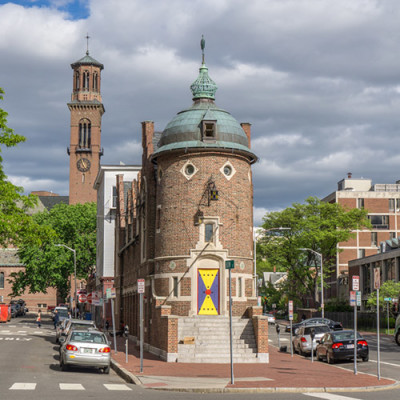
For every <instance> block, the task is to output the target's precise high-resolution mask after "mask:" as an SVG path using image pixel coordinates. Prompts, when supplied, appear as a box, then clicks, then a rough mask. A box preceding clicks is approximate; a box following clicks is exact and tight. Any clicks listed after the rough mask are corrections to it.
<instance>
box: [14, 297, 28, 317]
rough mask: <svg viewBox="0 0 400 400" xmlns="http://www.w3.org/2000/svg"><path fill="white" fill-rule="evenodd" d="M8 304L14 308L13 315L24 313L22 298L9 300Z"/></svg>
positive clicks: (17, 315)
mask: <svg viewBox="0 0 400 400" xmlns="http://www.w3.org/2000/svg"><path fill="white" fill-rule="evenodd" d="M10 304H11V305H12V306H14V308H15V309H16V315H15V317H19V316H24V315H25V314H26V312H25V301H24V300H22V299H19V300H11V301H10Z"/></svg>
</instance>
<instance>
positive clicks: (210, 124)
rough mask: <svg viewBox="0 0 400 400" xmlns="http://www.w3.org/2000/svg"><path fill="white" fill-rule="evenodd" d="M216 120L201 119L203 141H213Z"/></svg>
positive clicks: (215, 134)
mask: <svg viewBox="0 0 400 400" xmlns="http://www.w3.org/2000/svg"><path fill="white" fill-rule="evenodd" d="M216 128H217V123H216V121H202V135H203V141H215V139H216V136H217V129H216Z"/></svg>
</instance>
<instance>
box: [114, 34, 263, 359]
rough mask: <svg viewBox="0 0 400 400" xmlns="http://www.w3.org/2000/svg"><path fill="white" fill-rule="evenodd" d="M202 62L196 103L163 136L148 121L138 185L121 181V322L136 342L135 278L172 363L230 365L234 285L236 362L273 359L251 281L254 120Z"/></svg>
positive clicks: (155, 348)
mask: <svg viewBox="0 0 400 400" xmlns="http://www.w3.org/2000/svg"><path fill="white" fill-rule="evenodd" d="M202 50H203V62H202V65H201V67H200V73H199V76H198V78H197V79H196V80H195V82H194V83H193V84H192V85H191V90H192V93H193V104H192V106H191V107H189V108H188V109H185V110H183V111H181V112H179V113H178V114H177V115H176V116H175V117H174V118H173V119H172V121H171V122H170V123H169V124H168V125H167V127H166V128H165V129H164V131H163V132H162V133H159V132H154V124H153V122H150V121H146V122H143V123H142V145H143V158H142V170H141V172H140V174H139V175H138V179H137V180H134V181H133V182H131V183H129V182H126V181H124V177H123V175H119V176H118V177H117V194H118V201H117V218H116V235H117V237H116V279H115V286H116V289H117V300H116V301H117V304H116V310H117V311H116V312H117V314H119V315H117V320H119V321H120V322H122V321H123V322H124V323H126V324H128V325H129V327H130V332H131V334H132V335H133V336H135V337H137V338H138V336H139V329H138V326H139V325H138V323H139V317H138V310H139V307H138V305H139V304H138V302H139V295H138V285H137V280H138V279H145V288H146V289H145V290H146V291H145V300H144V302H145V304H144V321H145V325H144V332H145V333H144V342H145V345H146V346H147V348H148V350H149V351H152V352H153V353H155V354H158V355H160V357H161V358H163V359H165V360H167V361H178V362H216V363H218V362H229V359H230V358H229V296H228V293H229V287H228V270H226V269H225V261H226V260H234V265H235V266H234V269H233V270H232V299H233V302H232V304H233V316H234V323H233V327H234V334H233V336H234V357H235V362H257V361H263V362H266V361H268V340H267V335H268V324H267V320H266V319H265V317H263V316H261V307H257V299H256V295H255V288H254V283H253V282H254V279H253V185H252V172H251V164H252V163H254V162H255V161H256V159H257V158H256V156H255V155H254V153H253V152H252V151H251V150H250V124H248V123H246V124H242V125H240V124H239V123H238V122H237V121H236V120H235V119H234V118H233V117H232V116H231V115H230V114H229V113H228V112H227V111H224V110H222V109H220V108H219V107H217V105H216V104H215V103H214V95H215V92H216V90H217V86H216V84H215V83H214V82H213V81H212V80H211V78H210V77H209V75H208V68H207V67H206V65H205V63H204V40H202Z"/></svg>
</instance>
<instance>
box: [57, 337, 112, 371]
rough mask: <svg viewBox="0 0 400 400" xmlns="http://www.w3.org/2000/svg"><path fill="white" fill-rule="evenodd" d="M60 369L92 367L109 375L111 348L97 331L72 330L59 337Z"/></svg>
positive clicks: (105, 338)
mask: <svg viewBox="0 0 400 400" xmlns="http://www.w3.org/2000/svg"><path fill="white" fill-rule="evenodd" d="M60 342H61V352H60V368H61V370H62V371H65V370H66V369H68V367H70V366H79V367H81V366H82V367H93V368H99V369H102V370H103V372H104V373H105V374H109V373H110V363H111V348H110V343H109V342H108V340H107V337H106V335H105V334H104V333H103V332H100V331H97V330H72V331H70V333H69V334H68V336H67V337H60Z"/></svg>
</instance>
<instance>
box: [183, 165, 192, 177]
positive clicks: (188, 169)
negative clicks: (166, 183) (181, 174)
mask: <svg viewBox="0 0 400 400" xmlns="http://www.w3.org/2000/svg"><path fill="white" fill-rule="evenodd" d="M185 172H186V174H187V175H193V174H194V166H193V165H192V164H188V165H186V168H185Z"/></svg>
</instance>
